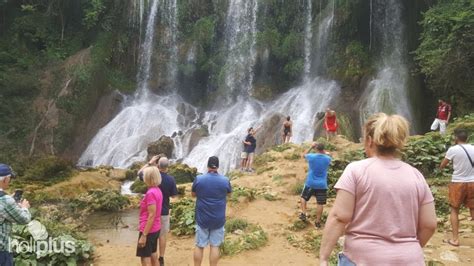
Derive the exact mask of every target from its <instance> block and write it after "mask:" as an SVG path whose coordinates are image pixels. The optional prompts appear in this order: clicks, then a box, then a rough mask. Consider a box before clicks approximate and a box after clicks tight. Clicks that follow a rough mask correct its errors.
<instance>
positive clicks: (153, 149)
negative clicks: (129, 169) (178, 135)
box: [147, 136, 174, 160]
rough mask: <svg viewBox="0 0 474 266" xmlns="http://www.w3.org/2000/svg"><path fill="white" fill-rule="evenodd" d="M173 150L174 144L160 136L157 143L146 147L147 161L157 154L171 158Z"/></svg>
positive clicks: (169, 139) (167, 138) (171, 140)
mask: <svg viewBox="0 0 474 266" xmlns="http://www.w3.org/2000/svg"><path fill="white" fill-rule="evenodd" d="M173 150H174V142H173V139H171V138H170V137H168V136H161V137H160V138H159V139H158V140H157V141H155V142H152V143H151V144H150V145H148V148H147V152H148V160H149V159H150V158H151V157H153V156H154V155H157V154H162V153H163V154H166V156H167V157H168V158H171V156H172V154H173Z"/></svg>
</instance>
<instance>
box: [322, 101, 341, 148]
mask: <svg viewBox="0 0 474 266" xmlns="http://www.w3.org/2000/svg"><path fill="white" fill-rule="evenodd" d="M337 127H338V124H337V119H336V112H335V111H334V110H331V109H330V108H327V109H326V114H325V116H324V129H325V130H326V140H329V139H330V138H332V137H334V136H336V132H337Z"/></svg>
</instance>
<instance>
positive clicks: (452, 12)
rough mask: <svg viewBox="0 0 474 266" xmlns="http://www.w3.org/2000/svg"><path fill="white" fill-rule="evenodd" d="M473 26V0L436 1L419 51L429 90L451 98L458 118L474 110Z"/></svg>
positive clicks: (426, 18)
mask: <svg viewBox="0 0 474 266" xmlns="http://www.w3.org/2000/svg"><path fill="white" fill-rule="evenodd" d="M473 23H474V4H473V3H472V1H470V0H453V1H436V4H435V5H434V6H432V7H431V8H430V9H429V10H428V11H426V12H425V13H424V14H423V20H422V21H421V22H420V24H421V26H422V27H423V31H422V33H421V44H420V46H419V47H418V48H417V49H416V51H415V54H416V60H417V61H418V64H419V66H420V71H421V72H422V73H423V74H424V75H426V77H427V79H428V84H429V89H431V90H432V91H433V92H434V94H435V95H436V96H440V97H445V98H446V99H450V100H451V102H452V103H453V107H454V110H455V114H458V115H461V114H466V113H468V112H472V110H473V109H474V102H473V101H472V99H473V98H474V83H473V80H472V74H473V73H472V61H473V60H474V49H473V46H472V43H473V41H474V28H473V27H472V25H473ZM448 66H449V67H448Z"/></svg>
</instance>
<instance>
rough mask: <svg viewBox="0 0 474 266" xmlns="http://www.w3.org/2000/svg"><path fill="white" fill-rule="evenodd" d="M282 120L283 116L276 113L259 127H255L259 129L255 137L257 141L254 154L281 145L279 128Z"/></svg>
mask: <svg viewBox="0 0 474 266" xmlns="http://www.w3.org/2000/svg"><path fill="white" fill-rule="evenodd" d="M284 120H285V116H283V115H282V114H279V113H278V114H274V115H272V116H271V117H270V118H268V119H266V120H265V121H264V122H263V123H262V124H261V125H257V127H260V128H259V130H258V131H257V135H256V136H255V138H256V139H257V150H256V152H257V153H258V154H260V153H262V152H264V151H266V150H267V149H268V148H270V147H273V146H275V145H276V144H279V143H281V128H282V124H283V121H284Z"/></svg>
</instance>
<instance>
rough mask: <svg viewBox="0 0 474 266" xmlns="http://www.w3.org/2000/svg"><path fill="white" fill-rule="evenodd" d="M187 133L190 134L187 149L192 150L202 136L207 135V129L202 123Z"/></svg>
mask: <svg viewBox="0 0 474 266" xmlns="http://www.w3.org/2000/svg"><path fill="white" fill-rule="evenodd" d="M188 134H190V135H189V142H188V149H189V150H192V149H193V148H194V147H196V145H197V144H198V143H199V141H200V140H201V139H202V138H204V137H207V136H209V129H208V128H207V126H206V125H203V126H201V127H198V128H194V129H192V130H191V131H190V133H188Z"/></svg>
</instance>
